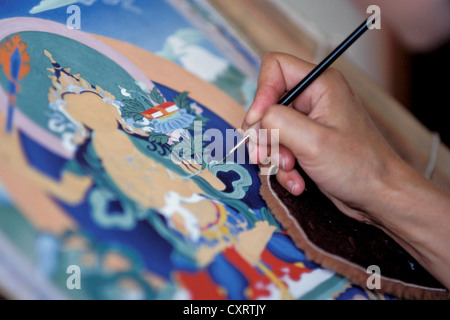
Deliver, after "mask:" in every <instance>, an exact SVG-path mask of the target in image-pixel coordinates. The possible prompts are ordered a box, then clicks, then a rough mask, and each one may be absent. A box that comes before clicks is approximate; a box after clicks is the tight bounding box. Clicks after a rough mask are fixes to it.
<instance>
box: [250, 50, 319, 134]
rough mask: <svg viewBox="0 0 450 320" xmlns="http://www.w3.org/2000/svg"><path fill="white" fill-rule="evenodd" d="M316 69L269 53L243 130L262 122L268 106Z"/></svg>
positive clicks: (281, 55) (292, 57)
mask: <svg viewBox="0 0 450 320" xmlns="http://www.w3.org/2000/svg"><path fill="white" fill-rule="evenodd" d="M313 68H314V65H313V64H310V63H308V62H305V61H303V60H300V59H298V58H296V57H294V56H291V55H288V54H283V53H269V54H266V55H265V56H264V58H263V62H262V64H261V70H260V74H259V79H258V90H257V92H256V95H255V99H254V101H253V104H252V105H251V106H250V109H249V111H248V113H247V116H246V117H245V120H244V123H243V126H242V128H243V129H244V130H247V129H248V128H249V127H250V126H252V125H254V124H255V123H256V122H258V121H260V120H261V118H262V116H263V115H264V112H265V111H266V109H267V108H268V106H270V105H273V104H276V103H277V102H278V101H279V100H280V98H281V97H282V96H283V95H284V94H285V93H286V92H287V91H289V90H291V89H292V88H293V87H295V86H296V85H297V84H298V82H299V81H300V80H301V79H303V78H304V77H305V76H306V75H308V73H309V72H310V71H311V70H312V69H313Z"/></svg>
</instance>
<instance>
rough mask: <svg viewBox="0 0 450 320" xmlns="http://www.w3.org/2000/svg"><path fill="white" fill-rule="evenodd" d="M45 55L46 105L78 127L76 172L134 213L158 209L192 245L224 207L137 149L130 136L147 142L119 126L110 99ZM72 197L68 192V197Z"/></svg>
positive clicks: (217, 184) (192, 167) (191, 168)
mask: <svg viewBox="0 0 450 320" xmlns="http://www.w3.org/2000/svg"><path fill="white" fill-rule="evenodd" d="M45 54H46V56H47V57H48V58H49V59H50V61H51V63H52V65H53V68H51V69H49V70H50V71H51V72H52V73H53V75H51V76H50V78H51V80H52V84H53V87H51V88H50V90H49V94H48V98H49V101H50V103H56V104H57V105H58V106H59V108H60V111H61V112H62V113H63V114H65V115H66V117H67V118H68V119H70V120H72V121H73V122H74V123H75V124H76V126H77V135H75V137H74V138H75V140H76V143H77V144H78V145H79V148H78V151H77V154H76V157H78V159H77V162H78V164H79V163H80V162H82V163H85V164H86V165H85V166H84V168H78V169H77V170H76V171H78V172H79V171H80V170H81V171H83V170H84V171H85V172H86V173H87V172H88V173H91V177H94V178H95V179H96V180H97V181H96V183H98V184H100V185H102V186H108V188H110V189H113V190H114V192H116V193H118V194H120V195H121V198H122V199H128V200H131V201H132V202H133V203H134V204H135V207H134V208H133V209H134V210H138V211H141V212H142V211H145V210H146V209H150V208H155V209H157V210H158V211H159V212H161V213H162V214H163V215H164V216H165V217H166V218H167V219H168V220H169V221H170V223H171V224H173V225H176V226H177V228H178V229H179V230H184V231H185V232H186V234H187V235H188V236H189V237H190V238H191V239H192V240H194V241H196V240H198V238H199V237H200V230H201V229H202V228H205V226H208V225H210V224H212V223H213V222H214V221H215V220H216V219H217V215H218V212H219V211H223V206H222V205H221V204H220V203H218V202H217V201H213V200H211V199H208V198H207V197H205V196H204V195H203V194H204V192H203V190H201V188H200V187H199V186H198V185H197V184H196V183H195V182H194V181H193V180H191V179H186V178H184V177H183V176H181V175H179V174H178V173H176V172H174V171H171V170H170V169H168V168H166V167H164V166H163V165H162V164H161V163H159V162H157V161H155V160H154V159H152V158H151V157H148V156H146V155H144V154H143V153H142V152H141V151H140V150H138V148H136V146H135V145H134V144H133V142H132V141H131V140H130V135H138V136H141V137H148V135H149V134H148V133H147V132H145V131H143V130H141V129H137V128H133V127H132V126H130V125H128V124H126V123H125V122H124V120H123V119H122V117H121V115H120V114H119V112H118V109H117V108H116V107H115V106H114V105H113V103H112V102H113V101H115V97H114V96H113V95H112V94H110V93H109V92H107V91H105V90H103V89H102V88H101V87H99V86H95V87H94V86H93V85H91V84H89V83H88V82H87V81H86V80H85V79H83V78H82V77H81V76H80V75H72V74H71V73H70V69H67V68H66V69H64V68H62V67H61V66H60V65H59V64H58V63H57V62H56V61H55V60H54V59H53V57H52V55H51V54H50V53H49V52H48V51H45ZM118 128H119V129H118ZM180 167H181V168H182V169H183V170H184V171H185V172H186V174H189V175H191V174H192V173H193V172H194V173H195V174H196V175H198V176H199V177H200V178H202V179H204V180H205V181H207V182H208V183H209V184H210V185H211V186H212V187H213V188H214V189H216V190H223V189H224V188H225V186H224V184H223V183H222V182H221V181H220V180H219V179H218V178H217V177H216V176H214V175H213V174H212V173H211V172H210V171H208V170H201V166H200V165H196V164H194V163H191V162H188V161H186V160H183V162H181V163H180ZM99 168H100V169H99ZM94 171H95V173H94ZM92 183H93V181H91V184H86V185H85V186H84V188H79V189H78V190H77V191H76V192H77V193H79V194H78V196H76V198H77V199H80V198H82V197H83V195H84V194H85V193H86V192H87V190H88V189H89V187H90V185H92ZM74 196H75V195H74V194H73V193H72V194H71V196H70V197H74ZM64 200H69V201H70V199H64ZM125 202H127V203H130V201H125ZM125 206H126V205H125Z"/></svg>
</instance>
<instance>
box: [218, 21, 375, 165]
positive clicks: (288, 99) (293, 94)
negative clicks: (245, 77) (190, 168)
mask: <svg viewBox="0 0 450 320" xmlns="http://www.w3.org/2000/svg"><path fill="white" fill-rule="evenodd" d="M375 19H376V17H375V18H373V19H372V20H371V19H370V18H369V19H368V20H365V21H364V22H363V23H362V24H361V25H360V26H359V27H358V28H356V30H355V31H353V33H352V34H350V35H349V36H348V37H347V39H345V40H344V41H343V42H342V43H341V44H340V45H339V46H338V47H337V48H336V49H335V50H334V51H333V52H332V53H330V55H328V57H326V58H325V59H324V60H323V61H322V62H321V63H319V64H318V65H317V66H316V67H315V68H314V69H313V70H312V71H311V72H310V73H309V74H308V75H307V76H306V77H305V78H304V79H303V80H302V81H300V83H299V84H298V85H297V86H295V87H294V88H293V89H292V90H291V91H289V92H288V93H287V94H286V95H285V96H284V97H283V98H281V100H280V101H278V104H279V105H284V106H289V105H290V104H291V103H292V102H293V101H294V100H295V99H297V97H298V96H299V95H300V94H301V93H302V92H303V91H305V90H306V88H308V86H309V85H310V84H311V83H312V82H313V81H314V80H316V79H317V78H318V77H319V76H320V75H321V74H322V73H324V72H325V71H326V70H327V69H328V68H329V67H330V66H331V65H332V64H333V62H335V61H336V59H337V58H339V57H340V56H341V55H342V54H343V53H344V52H345V51H346V50H347V49H348V48H349V47H350V46H351V45H352V44H353V43H354V42H355V41H356V40H358V39H359V37H361V36H362V35H363V34H364V33H365V32H366V31H367V30H368V29H369V28H370V26H371V24H373V23H374V22H375ZM249 139H250V134H246V136H245V137H244V138H243V139H242V140H241V141H240V142H239V143H238V144H237V145H236V146H235V147H234V148H233V149H232V150H231V151H230V152H228V154H227V155H226V156H225V158H223V160H222V161H221V163H224V162H225V161H226V160H227V159H228V157H230V156H231V155H232V154H233V153H234V152H236V150H238V149H239V148H240V147H242V146H243V145H245V144H246V143H247V142H248V141H249Z"/></svg>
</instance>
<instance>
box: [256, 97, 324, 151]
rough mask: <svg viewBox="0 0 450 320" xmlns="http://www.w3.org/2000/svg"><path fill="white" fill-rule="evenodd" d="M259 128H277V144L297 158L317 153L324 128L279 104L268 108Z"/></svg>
mask: <svg viewBox="0 0 450 320" xmlns="http://www.w3.org/2000/svg"><path fill="white" fill-rule="evenodd" d="M261 128H263V129H268V130H277V131H278V137H279V141H278V142H279V144H281V145H283V146H285V147H286V148H288V149H290V150H291V151H292V153H293V154H294V155H295V156H296V157H297V159H299V160H300V159H301V158H302V157H311V156H314V155H317V149H318V147H319V144H318V141H319V137H320V136H322V135H323V130H324V129H325V128H324V127H323V125H322V124H320V123H318V122H316V121H314V120H312V119H311V118H309V117H308V116H306V115H304V114H303V113H301V112H299V111H297V110H294V109H292V108H288V107H285V106H280V105H274V106H271V107H270V108H268V110H267V111H266V112H265V114H264V116H263V118H262V120H261ZM274 143H277V141H273V140H272V141H271V144H274Z"/></svg>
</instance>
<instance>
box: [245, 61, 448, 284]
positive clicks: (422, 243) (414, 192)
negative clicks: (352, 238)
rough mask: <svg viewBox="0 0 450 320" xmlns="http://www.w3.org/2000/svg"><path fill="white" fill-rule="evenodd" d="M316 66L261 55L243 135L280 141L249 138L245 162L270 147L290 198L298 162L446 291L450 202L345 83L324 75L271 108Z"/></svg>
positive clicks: (296, 189) (299, 187) (296, 186)
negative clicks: (274, 133)
mask: <svg viewBox="0 0 450 320" xmlns="http://www.w3.org/2000/svg"><path fill="white" fill-rule="evenodd" d="M313 67H314V66H313V65H311V64H309V63H307V62H305V61H302V60H300V59H297V58H295V57H293V56H290V55H287V54H281V53H270V54H267V55H266V56H265V57H264V59H263V62H262V66H261V72H260V76H259V80H258V90H257V93H256V96H255V99H254V102H253V104H252V106H251V107H250V109H249V111H248V113H247V115H246V117H245V120H244V123H243V125H242V127H243V129H244V130H248V129H250V128H255V127H256V128H258V127H260V128H262V129H268V130H278V132H279V141H267V144H266V143H265V142H266V141H264V140H263V139H260V138H259V137H254V138H253V139H251V141H250V143H249V144H250V145H249V149H250V156H251V159H252V160H253V161H254V162H256V163H260V162H261V161H263V160H265V159H262V158H263V157H261V155H264V154H267V152H270V145H271V144H274V143H279V144H280V146H279V154H276V155H272V157H271V159H272V161H273V162H275V164H277V165H278V166H279V167H280V170H279V171H278V173H277V179H278V181H279V182H280V184H281V185H283V186H284V187H285V188H286V189H287V190H288V191H289V192H291V193H292V194H293V195H300V194H301V193H302V192H303V191H304V189H305V183H304V181H303V178H302V177H301V176H300V174H299V173H298V172H297V171H296V170H294V166H295V163H296V162H298V163H299V164H300V165H301V167H302V168H303V169H304V171H305V172H306V173H307V174H308V175H309V176H310V177H311V179H313V180H314V181H315V183H316V184H317V185H318V187H319V188H320V189H321V190H322V191H323V192H324V194H325V195H327V196H328V197H329V198H330V199H331V200H332V201H333V202H334V203H335V205H336V206H337V207H338V208H339V209H340V210H341V211H342V212H343V213H344V214H346V215H347V216H349V217H351V218H354V219H356V220H358V221H360V222H364V223H367V224H371V225H375V226H377V227H379V228H381V229H382V230H384V231H385V232H386V233H387V234H388V235H390V236H391V237H392V238H393V239H395V240H396V241H397V242H398V243H399V244H400V245H401V246H403V247H404V248H405V250H407V251H408V252H409V253H410V254H411V255H412V256H414V257H415V258H416V259H417V260H418V261H419V262H420V263H421V264H422V265H423V267H424V268H426V269H427V270H428V271H429V272H430V273H431V274H433V275H434V276H435V277H436V278H437V279H438V280H439V281H440V282H441V283H442V284H443V285H444V286H446V287H447V288H450V269H449V268H448V265H450V250H448V244H449V243H450V195H449V194H447V193H445V192H444V191H443V190H440V189H439V188H438V187H437V186H436V185H434V184H433V183H432V182H430V181H429V180H427V179H425V178H424V177H422V176H421V175H420V174H419V173H417V172H416V171H415V170H414V169H413V168H411V167H410V166H409V165H408V164H406V163H405V162H404V161H403V160H401V159H400V157H399V156H398V155H397V154H396V153H395V152H394V151H393V150H392V149H391V148H390V146H389V145H388V144H387V143H386V142H385V140H384V139H383V138H382V136H381V135H380V133H379V132H378V131H377V129H376V128H375V125H374V124H373V122H372V121H371V119H370V117H369V116H368V115H367V114H366V112H365V111H364V109H363V107H362V105H361V103H360V101H359V100H358V98H357V97H356V96H355V94H354V93H353V91H352V90H351V88H350V87H349V85H348V83H347V81H346V80H345V78H344V77H343V76H342V75H341V74H340V73H339V72H338V71H336V70H334V69H330V70H328V71H327V72H325V74H323V75H322V76H321V77H320V78H319V79H317V80H316V81H315V82H314V83H313V84H312V85H311V86H310V87H308V89H307V90H306V91H305V92H304V93H303V94H302V95H301V96H300V97H299V98H298V99H297V100H296V101H294V103H293V105H292V106H291V108H287V107H284V106H279V105H276V103H277V101H278V100H279V98H280V97H282V96H283V95H284V94H285V92H287V91H289V90H290V89H292V88H293V87H294V86H295V85H296V84H297V83H298V82H299V81H300V80H301V79H302V78H303V77H305V76H306V75H307V74H308V73H309V72H310V71H311V70H312V68H313Z"/></svg>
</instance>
